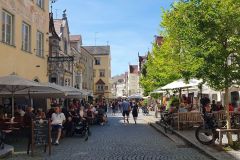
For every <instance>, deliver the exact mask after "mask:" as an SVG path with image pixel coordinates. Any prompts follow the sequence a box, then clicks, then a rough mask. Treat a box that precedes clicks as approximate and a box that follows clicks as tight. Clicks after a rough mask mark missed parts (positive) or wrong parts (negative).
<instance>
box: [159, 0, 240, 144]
mask: <svg viewBox="0 0 240 160" xmlns="http://www.w3.org/2000/svg"><path fill="white" fill-rule="evenodd" d="M161 25H162V27H163V28H164V30H165V32H166V33H167V36H168V37H170V39H172V40H174V41H175V42H177V43H179V46H178V45H173V46H172V49H173V50H177V51H179V47H180V51H181V52H180V53H181V54H183V55H184V58H187V61H186V62H187V63H188V62H189V61H188V60H190V61H191V60H193V61H194V63H195V62H197V63H195V65H192V64H193V63H188V64H186V66H187V70H186V73H187V76H190V77H191V76H195V77H198V78H202V79H203V80H204V81H206V82H207V83H208V84H209V85H210V86H211V87H212V88H215V89H217V90H225V104H228V102H229V97H228V88H229V87H231V86H232V85H234V84H239V83H240V74H239V72H240V65H239V64H240V52H239V49H240V43H239V42H240V1H239V0H237V1H236V0H224V1H221V0H187V1H186V0H185V1H184V0H181V1H178V2H176V3H174V4H173V6H172V8H171V9H170V10H167V11H165V12H164V16H163V21H162V23H161ZM183 76H185V75H184V74H183ZM226 112H227V121H228V122H227V125H228V128H230V119H229V113H228V106H227V105H226ZM230 143H231V140H230Z"/></svg>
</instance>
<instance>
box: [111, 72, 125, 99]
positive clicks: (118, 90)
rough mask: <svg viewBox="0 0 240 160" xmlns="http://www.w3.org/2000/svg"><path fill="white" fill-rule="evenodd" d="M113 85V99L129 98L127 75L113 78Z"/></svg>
mask: <svg viewBox="0 0 240 160" xmlns="http://www.w3.org/2000/svg"><path fill="white" fill-rule="evenodd" d="M111 85H112V96H113V98H118V97H122V96H127V90H126V77H125V74H121V75H117V76H114V77H112V79H111Z"/></svg>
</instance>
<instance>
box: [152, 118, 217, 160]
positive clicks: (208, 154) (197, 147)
mask: <svg viewBox="0 0 240 160" xmlns="http://www.w3.org/2000/svg"><path fill="white" fill-rule="evenodd" d="M155 124H156V123H155ZM149 125H150V126H151V127H153V128H154V129H156V130H157V131H159V132H161V133H162V134H164V135H165V136H167V137H168V138H170V137H169V136H168V135H167V134H166V133H165V132H164V131H162V130H161V129H158V128H157V127H155V126H154V125H153V124H152V123H149ZM157 125H158V124H157ZM173 132H174V134H175V135H177V136H178V137H179V138H181V139H182V140H184V141H185V142H187V143H189V144H190V145H191V146H193V147H194V148H196V149H198V150H199V151H200V152H202V153H203V154H205V155H206V156H208V157H209V158H211V159H214V160H219V159H218V158H216V157H214V156H213V155H212V153H211V152H209V151H207V150H205V149H204V148H203V147H201V146H199V145H197V144H196V143H194V142H192V141H190V140H189V139H188V138H187V137H185V136H184V135H182V134H180V133H179V132H177V131H175V130H173ZM170 139H171V140H172V138H170Z"/></svg>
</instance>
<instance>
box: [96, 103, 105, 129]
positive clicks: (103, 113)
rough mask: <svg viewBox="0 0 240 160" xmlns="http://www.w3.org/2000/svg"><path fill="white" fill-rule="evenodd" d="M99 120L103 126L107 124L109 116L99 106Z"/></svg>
mask: <svg viewBox="0 0 240 160" xmlns="http://www.w3.org/2000/svg"><path fill="white" fill-rule="evenodd" d="M96 110H97V113H98V114H97V120H98V122H99V123H100V125H103V124H104V123H106V122H107V115H106V114H105V112H104V109H103V108H102V107H99V106H97V109H96Z"/></svg>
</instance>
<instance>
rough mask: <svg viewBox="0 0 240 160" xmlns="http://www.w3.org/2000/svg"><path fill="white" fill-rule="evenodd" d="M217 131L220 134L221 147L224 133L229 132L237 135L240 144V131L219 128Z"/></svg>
mask: <svg viewBox="0 0 240 160" xmlns="http://www.w3.org/2000/svg"><path fill="white" fill-rule="evenodd" d="M216 131H217V132H219V145H222V136H223V134H224V133H227V132H235V133H237V139H238V142H239V141H240V139H239V138H240V129H227V128H217V129H216Z"/></svg>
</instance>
